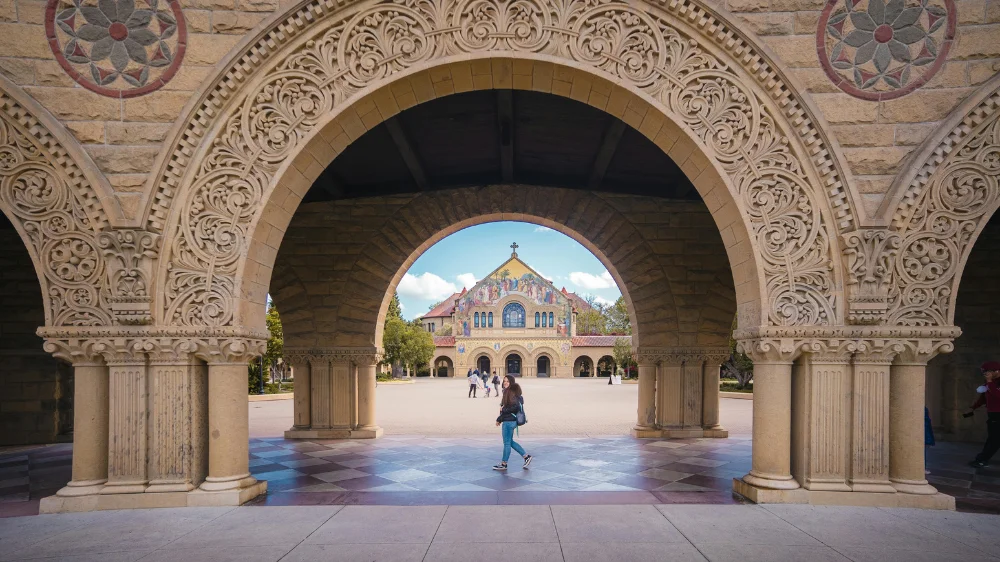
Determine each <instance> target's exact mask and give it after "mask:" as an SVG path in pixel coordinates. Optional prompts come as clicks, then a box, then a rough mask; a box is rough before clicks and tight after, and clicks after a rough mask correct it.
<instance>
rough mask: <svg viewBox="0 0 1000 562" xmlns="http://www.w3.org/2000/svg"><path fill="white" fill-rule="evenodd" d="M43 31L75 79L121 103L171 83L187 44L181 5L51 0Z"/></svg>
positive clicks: (174, 1)
mask: <svg viewBox="0 0 1000 562" xmlns="http://www.w3.org/2000/svg"><path fill="white" fill-rule="evenodd" d="M45 32H46V35H47V37H48V40H49V46H50V47H51V48H52V52H53V53H54V54H55V56H56V60H58V61H59V64H60V65H61V66H62V67H63V69H64V70H65V71H66V72H67V73H68V74H69V75H70V76H72V77H73V79H74V80H76V81H77V82H78V83H79V84H80V85H82V86H83V87H84V88H87V89H88V90H91V91H93V92H97V93H98V94H101V95H104V96H109V97H123V98H129V97H135V96H141V95H143V94H146V93H149V92H152V91H153V90H156V89H159V88H161V87H162V86H163V85H164V84H166V83H167V82H168V81H170V79H171V78H172V77H173V76H174V73H176V72H177V69H178V68H179V67H180V63H181V59H183V58H184V49H185V43H186V41H187V31H186V28H185V26H184V16H183V14H182V13H181V7H180V2H179V0H138V3H137V1H136V0H49V3H48V6H47V9H46V12H45Z"/></svg>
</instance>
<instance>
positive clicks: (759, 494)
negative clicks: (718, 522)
mask: <svg viewBox="0 0 1000 562" xmlns="http://www.w3.org/2000/svg"><path fill="white" fill-rule="evenodd" d="M733 492H734V493H736V494H739V495H741V496H743V497H745V498H746V499H748V500H750V501H752V502H754V503H792V504H809V505H841V506H859V507H914V508H919V509H943V510H948V511H954V510H955V498H953V497H951V496H949V495H947V494H940V493H939V494H934V495H918V494H901V493H876V492H830V491H822V490H806V489H805V488H798V489H795V490H770V489H766V488H758V487H757V486H753V485H751V484H747V483H746V482H744V481H743V480H742V479H740V478H733Z"/></svg>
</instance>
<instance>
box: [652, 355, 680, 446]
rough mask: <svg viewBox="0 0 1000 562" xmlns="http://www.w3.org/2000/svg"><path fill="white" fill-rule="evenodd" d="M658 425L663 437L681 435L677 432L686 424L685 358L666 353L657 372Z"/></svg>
mask: <svg viewBox="0 0 1000 562" xmlns="http://www.w3.org/2000/svg"><path fill="white" fill-rule="evenodd" d="M656 375H657V376H656V425H657V427H659V428H660V430H661V432H662V435H661V437H680V436H681V435H680V434H678V433H677V432H674V434H671V430H679V429H681V427H683V425H684V359H683V357H681V356H678V355H675V354H666V355H664V356H663V357H662V359H661V361H660V368H659V370H658V371H657V374H656Z"/></svg>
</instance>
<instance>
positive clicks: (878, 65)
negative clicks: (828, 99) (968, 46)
mask: <svg viewBox="0 0 1000 562" xmlns="http://www.w3.org/2000/svg"><path fill="white" fill-rule="evenodd" d="M956 21H957V18H956V12H955V3H954V1H953V0H888V1H885V0H829V1H828V2H827V4H826V7H825V8H824V9H823V12H822V15H821V16H820V20H819V29H817V31H816V49H817V51H818V52H819V60H820V64H822V66H823V70H824V71H825V72H826V75H827V76H828V77H829V78H830V80H832V81H833V83H834V84H836V85H837V87H838V88H840V89H841V90H843V91H844V92H847V93H848V94H850V95H852V96H854V97H857V98H861V99H864V100H871V101H877V100H888V99H893V98H898V97H900V96H904V95H906V94H908V93H910V92H912V91H913V90H915V89H917V88H919V87H920V86H922V85H923V84H924V83H925V82H927V81H928V80H930V78H931V77H932V76H934V74H935V73H936V72H937V71H938V69H940V68H941V66H942V65H943V64H944V61H945V59H946V58H947V56H948V49H949V48H951V44H952V42H953V41H954V39H955V24H956Z"/></svg>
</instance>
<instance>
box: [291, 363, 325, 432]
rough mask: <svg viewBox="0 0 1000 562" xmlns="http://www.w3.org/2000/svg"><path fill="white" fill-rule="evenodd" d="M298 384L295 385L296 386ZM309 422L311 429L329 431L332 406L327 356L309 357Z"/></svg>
mask: <svg viewBox="0 0 1000 562" xmlns="http://www.w3.org/2000/svg"><path fill="white" fill-rule="evenodd" d="M297 385H298V383H296V386H297ZM309 394H310V406H309V411H310V416H311V418H310V421H309V425H310V427H311V428H312V429H330V427H331V424H332V423H333V420H332V412H331V411H330V408H331V406H332V405H333V404H332V400H331V395H330V358H329V356H327V355H310V356H309Z"/></svg>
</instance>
